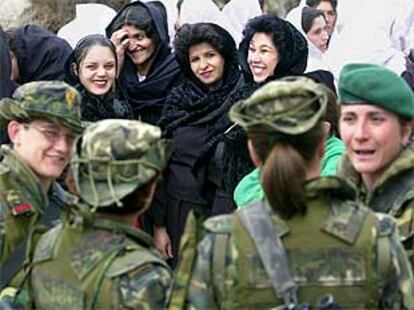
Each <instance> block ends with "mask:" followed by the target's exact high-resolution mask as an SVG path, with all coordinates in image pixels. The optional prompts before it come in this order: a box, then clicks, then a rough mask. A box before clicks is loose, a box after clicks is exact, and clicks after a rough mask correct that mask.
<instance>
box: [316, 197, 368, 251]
mask: <svg viewBox="0 0 414 310" xmlns="http://www.w3.org/2000/svg"><path fill="white" fill-rule="evenodd" d="M367 217H375V215H374V213H373V212H372V211H370V210H369V209H368V208H367V207H365V206H364V205H363V204H362V203H360V202H358V201H354V200H347V199H345V200H336V201H334V202H333V203H332V205H331V209H330V213H329V215H328V217H327V218H326V219H325V221H324V222H323V224H322V230H323V231H325V232H326V233H328V234H330V235H333V236H335V237H337V238H339V239H341V240H343V241H345V242H347V243H349V244H353V243H354V242H355V240H356V239H357V237H358V235H359V232H360V231H361V229H362V228H363V226H364V223H365V221H366V219H367Z"/></svg>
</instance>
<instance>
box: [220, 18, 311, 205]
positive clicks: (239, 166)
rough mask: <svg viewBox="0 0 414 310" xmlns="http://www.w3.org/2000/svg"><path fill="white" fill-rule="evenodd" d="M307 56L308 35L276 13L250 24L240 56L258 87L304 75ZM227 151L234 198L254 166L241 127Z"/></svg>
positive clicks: (228, 187) (229, 138)
mask: <svg viewBox="0 0 414 310" xmlns="http://www.w3.org/2000/svg"><path fill="white" fill-rule="evenodd" d="M307 58H308V45H307V42H306V39H305V37H304V36H303V35H302V34H301V33H300V32H299V31H298V30H297V29H296V28H295V27H294V26H293V25H292V24H290V23H289V22H287V21H285V20H283V19H281V18H279V17H277V16H275V15H261V16H257V17H254V18H252V19H250V20H249V22H248V23H247V25H246V27H245V29H244V31H243V40H242V41H241V42H240V46H239V59H240V65H241V68H242V71H243V76H244V78H245V80H246V81H247V82H250V83H253V84H254V85H255V87H256V88H258V87H260V86H262V85H264V84H266V83H267V82H268V81H271V80H275V79H278V78H282V77H285V76H290V75H295V76H298V75H303V73H304V72H305V69H306V62H307ZM223 153H224V157H223V173H225V175H226V178H225V179H224V182H223V191H224V192H225V193H226V195H227V196H230V197H233V193H234V190H235V188H236V186H237V184H238V183H239V182H240V181H241V179H242V178H243V177H244V176H245V175H247V174H249V173H250V172H251V171H252V170H253V169H254V165H253V163H252V161H251V159H250V156H249V152H248V150H247V139H246V135H245V133H244V131H243V130H242V129H241V127H239V126H235V127H234V128H233V129H232V130H231V131H230V132H228V133H227V134H226V135H225V140H224V151H223ZM234 205H235V204H234Z"/></svg>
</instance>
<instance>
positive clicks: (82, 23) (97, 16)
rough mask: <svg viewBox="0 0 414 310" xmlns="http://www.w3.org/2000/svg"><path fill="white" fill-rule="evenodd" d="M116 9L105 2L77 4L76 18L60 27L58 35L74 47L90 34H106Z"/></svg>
mask: <svg viewBox="0 0 414 310" xmlns="http://www.w3.org/2000/svg"><path fill="white" fill-rule="evenodd" d="M115 15H116V11H115V10H114V9H112V8H110V7H109V6H107V5H104V4H98V3H87V4H76V18H75V19H74V20H72V21H70V22H69V23H67V24H66V25H64V26H63V27H62V28H60V29H59V31H58V33H57V36H58V37H60V38H62V39H65V40H66V41H67V42H68V43H69V44H70V46H71V47H72V48H75V46H76V43H78V41H79V40H80V39H82V38H83V37H85V36H87V35H88V34H103V35H104V34H105V28H106V26H107V25H108V24H109V23H110V21H111V20H112V19H113V18H114V16H115Z"/></svg>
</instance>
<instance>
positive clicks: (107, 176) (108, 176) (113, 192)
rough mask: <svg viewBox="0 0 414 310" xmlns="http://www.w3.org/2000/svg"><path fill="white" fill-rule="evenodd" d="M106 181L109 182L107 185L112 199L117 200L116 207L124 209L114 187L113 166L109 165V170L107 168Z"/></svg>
mask: <svg viewBox="0 0 414 310" xmlns="http://www.w3.org/2000/svg"><path fill="white" fill-rule="evenodd" d="M106 180H107V183H108V187H109V191H110V193H111V195H112V197H113V198H114V200H115V203H116V206H117V207H119V208H120V207H122V202H121V200H120V199H119V198H118V197H117V195H116V193H115V188H114V185H113V183H112V169H111V165H108V166H107V168H106Z"/></svg>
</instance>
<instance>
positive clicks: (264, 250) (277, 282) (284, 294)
mask: <svg viewBox="0 0 414 310" xmlns="http://www.w3.org/2000/svg"><path fill="white" fill-rule="evenodd" d="M237 215H238V217H239V218H240V221H241V223H242V224H243V226H244V227H245V228H246V229H247V231H248V232H249V234H250V236H251V238H252V239H253V241H254V244H255V246H256V248H257V251H258V253H259V256H260V258H261V260H262V263H263V266H264V268H265V270H266V273H267V275H268V276H269V279H270V282H271V283H272V287H273V290H274V291H275V293H276V296H278V297H279V298H283V300H284V302H285V305H286V307H287V309H297V308H299V302H298V298H297V284H296V283H295V281H294V280H293V278H292V276H291V274H290V269H289V262H288V258H287V254H286V251H285V248H284V246H283V244H282V241H281V240H280V237H279V234H278V232H277V229H276V227H275V225H274V224H273V222H272V220H271V216H270V214H268V212H266V210H265V208H264V204H263V201H258V202H256V203H254V204H252V205H251V206H249V207H247V208H244V209H241V210H240V211H239V212H237Z"/></svg>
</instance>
